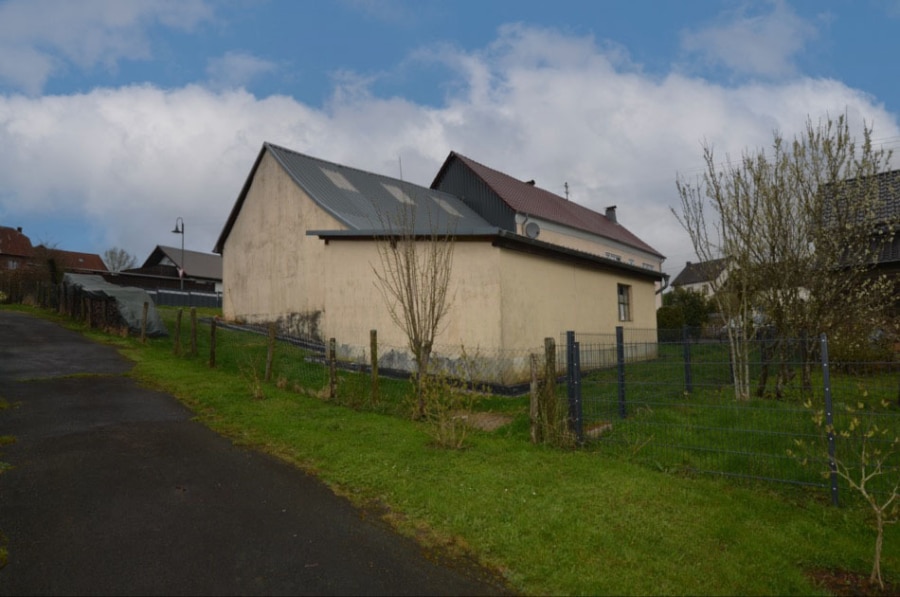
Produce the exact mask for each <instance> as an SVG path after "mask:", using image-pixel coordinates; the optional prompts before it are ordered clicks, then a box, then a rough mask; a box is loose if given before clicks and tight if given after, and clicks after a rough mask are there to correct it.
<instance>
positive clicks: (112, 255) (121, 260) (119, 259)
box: [103, 247, 137, 272]
mask: <svg viewBox="0 0 900 597" xmlns="http://www.w3.org/2000/svg"><path fill="white" fill-rule="evenodd" d="M103 262H104V263H105V264H106V267H107V269H109V271H111V272H120V271H122V270H126V269H131V268H133V267H135V266H136V265H137V259H136V258H135V256H134V255H132V254H130V253H129V252H128V251H126V250H125V249H121V248H119V247H113V248H111V249H107V250H106V251H104V252H103Z"/></svg>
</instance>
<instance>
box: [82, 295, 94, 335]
mask: <svg viewBox="0 0 900 597" xmlns="http://www.w3.org/2000/svg"><path fill="white" fill-rule="evenodd" d="M84 304H85V307H84V310H85V314H86V315H87V317H86V319H87V326H88V329H90V328H92V327H94V317H93V311H94V301H92V300H91V299H89V298H88V297H84Z"/></svg>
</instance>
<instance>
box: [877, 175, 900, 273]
mask: <svg viewBox="0 0 900 597" xmlns="http://www.w3.org/2000/svg"><path fill="white" fill-rule="evenodd" d="M878 195H879V198H880V199H881V209H880V210H879V213H878V215H877V219H878V222H879V223H878V226H879V227H881V228H882V229H883V230H887V231H888V234H887V235H886V236H887V238H885V239H884V240H883V241H882V243H881V248H880V251H879V252H878V265H877V268H878V270H879V271H882V272H884V273H886V274H889V275H891V276H894V277H895V278H896V279H897V281H898V284H900V170H892V171H890V172H884V173H882V174H879V175H878Z"/></svg>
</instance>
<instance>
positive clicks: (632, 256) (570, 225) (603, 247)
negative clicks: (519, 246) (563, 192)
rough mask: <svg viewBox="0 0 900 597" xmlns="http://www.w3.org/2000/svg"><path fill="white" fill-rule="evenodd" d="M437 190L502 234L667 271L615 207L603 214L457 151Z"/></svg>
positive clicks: (434, 184)
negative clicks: (448, 195) (624, 222)
mask: <svg viewBox="0 0 900 597" xmlns="http://www.w3.org/2000/svg"><path fill="white" fill-rule="evenodd" d="M431 188H433V189H438V190H441V191H445V192H447V193H451V194H453V195H456V196H457V197H459V198H461V199H462V200H463V201H464V202H465V203H466V205H468V206H469V207H471V208H472V209H473V210H474V211H475V212H477V213H478V214H479V215H481V216H482V217H483V218H484V219H486V220H487V221H488V222H490V224H491V225H492V226H496V227H497V228H500V229H502V230H506V231H509V232H513V233H516V234H519V235H521V236H525V237H527V238H532V239H539V240H541V241H544V242H547V243H551V244H554V245H560V246H563V247H568V248H570V249H575V250H578V251H584V252H586V253H591V254H593V255H597V256H599V257H605V258H607V259H611V260H613V261H618V262H620V263H623V264H627V265H630V266H634V267H640V268H642V269H646V270H649V271H653V272H660V271H662V262H663V260H665V257H664V256H663V255H662V254H661V253H659V252H658V251H657V250H656V249H654V248H653V247H651V246H650V245H648V244H647V243H645V242H644V241H642V240H641V239H640V238H638V237H637V236H635V235H634V234H632V233H631V232H630V231H629V230H628V229H627V228H625V227H624V226H622V225H621V224H620V223H619V221H618V218H617V216H616V206H615V205H611V206H609V207H607V208H606V210H605V213H603V214H601V213H598V212H596V211H593V210H591V209H588V208H587V207H584V206H583V205H579V204H578V203H575V202H573V201H569V200H567V199H564V198H562V197H560V196H559V195H555V194H553V193H551V192H550V191H546V190H544V189H542V188H540V187H538V186H537V185H536V184H535V181H533V180H530V181H527V182H525V181H521V180H518V179H516V178H513V177H512V176H509V175H508V174H504V173H503V172H499V171H497V170H494V169H493V168H489V167H487V166H485V165H483V164H479V163H478V162H476V161H474V160H472V159H470V158H467V157H465V156H463V155H460V154H458V153H456V152H453V151H451V152H450V155H449V156H447V159H446V160H445V161H444V164H443V166H441V169H440V171H439V172H438V174H437V176H436V177H435V179H434V182H432V183H431Z"/></svg>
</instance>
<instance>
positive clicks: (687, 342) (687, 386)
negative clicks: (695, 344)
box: [681, 326, 694, 394]
mask: <svg viewBox="0 0 900 597" xmlns="http://www.w3.org/2000/svg"><path fill="white" fill-rule="evenodd" d="M681 346H682V348H683V350H684V391H685V392H687V393H688V394H691V393H692V392H693V391H694V380H693V378H692V377H691V337H690V333H689V330H688V326H684V327H682V328H681Z"/></svg>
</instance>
